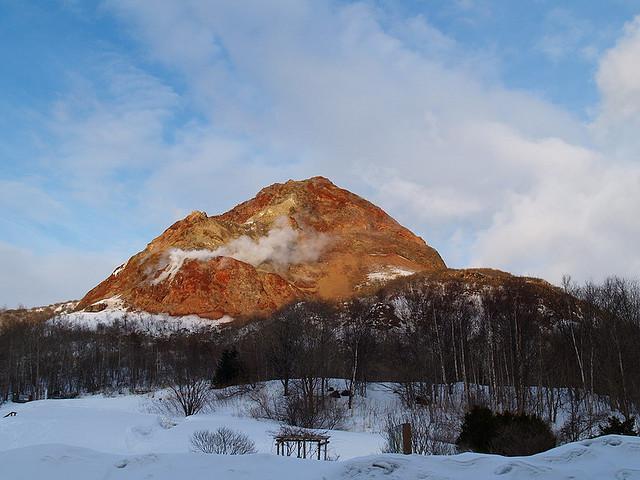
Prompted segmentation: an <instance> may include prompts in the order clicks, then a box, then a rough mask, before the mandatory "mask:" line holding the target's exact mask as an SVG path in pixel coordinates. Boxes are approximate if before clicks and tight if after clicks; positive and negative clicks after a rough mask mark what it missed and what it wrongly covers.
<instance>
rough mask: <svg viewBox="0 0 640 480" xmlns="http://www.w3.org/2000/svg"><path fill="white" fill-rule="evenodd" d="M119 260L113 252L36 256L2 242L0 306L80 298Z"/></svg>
mask: <svg viewBox="0 0 640 480" xmlns="http://www.w3.org/2000/svg"><path fill="white" fill-rule="evenodd" d="M118 261H119V258H118V255H117V254H114V253H112V252H100V253H99V254H90V253H85V252H78V251H72V250H64V251H57V252H55V253H50V254H40V255H36V254H34V253H33V252H31V251H30V250H28V249H24V248H18V247H14V246H12V245H8V244H6V243H3V242H0V269H1V271H2V273H1V274H0V307H17V306H18V305H26V306H36V305H48V304H51V303H56V302H61V301H65V300H71V299H80V298H81V297H82V296H84V294H85V293H87V290H88V288H87V287H88V286H94V285H96V284H97V283H98V282H100V281H101V280H102V279H104V278H105V277H107V276H108V275H109V274H110V273H111V271H112V270H113V268H114V266H115V265H117V264H118V263H117V262H118Z"/></svg>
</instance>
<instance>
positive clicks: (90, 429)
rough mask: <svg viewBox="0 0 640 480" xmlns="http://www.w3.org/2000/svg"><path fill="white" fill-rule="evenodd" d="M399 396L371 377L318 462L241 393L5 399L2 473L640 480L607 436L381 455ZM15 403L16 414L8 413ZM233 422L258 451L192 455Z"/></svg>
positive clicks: (619, 441) (627, 449)
mask: <svg viewBox="0 0 640 480" xmlns="http://www.w3.org/2000/svg"><path fill="white" fill-rule="evenodd" d="M395 402H396V399H395V398H394V395H393V394H392V393H391V392H390V391H389V390H388V389H385V388H384V387H383V386H382V385H373V386H372V387H371V389H370V392H369V395H368V398H367V400H366V401H361V402H360V403H359V405H358V408H357V409H356V412H355V413H354V414H353V416H352V417H351V418H350V419H349V420H348V423H347V426H348V428H349V430H350V431H330V432H329V434H330V435H331V452H330V453H331V454H332V456H333V457H334V458H335V457H337V458H338V461H333V462H318V461H316V460H299V459H296V458H283V457H277V456H275V455H274V448H273V439H272V433H273V432H275V431H277V430H278V428H279V425H278V424H277V423H276V422H272V421H267V420H256V419H253V418H250V417H249V416H247V414H246V412H247V408H248V404H247V401H246V399H244V398H234V399H232V400H230V401H226V402H218V404H217V405H216V407H215V410H214V411H211V412H208V413H202V414H198V415H195V416H192V417H189V418H179V417H170V418H169V417H167V416H165V415H162V414H158V413H156V412H154V404H153V398H152V395H151V394H150V395H119V396H115V397H105V396H90V397H85V398H80V399H73V400H42V401H36V402H31V403H26V404H13V403H8V404H4V405H3V406H2V407H0V478H1V479H4V478H7V479H12V480H16V479H25V480H37V479H40V478H47V479H51V480H56V479H83V480H84V479H87V480H90V479H142V478H150V479H171V480H175V479H176V478H180V477H183V478H189V479H205V478H206V479H229V480H240V479H316V478H317V479H323V478H324V479H326V480H331V479H389V480H391V479H434V480H435V479H438V480H444V479H484V478H487V479H490V478H496V479H497V478H501V479H554V480H555V479H566V478H574V479H585V480H588V479H608V478H611V479H640V439H638V438H630V437H617V436H609V437H602V438H599V439H596V440H589V441H583V442H579V443H574V444H569V445H564V446H562V447H559V448H556V449H554V450H552V451H550V452H546V453H544V454H540V455H536V456H533V457H527V458H524V457H523V458H503V457H499V456H495V455H478V454H468V453H467V454H462V455H456V456H448V457H436V456H433V457H423V456H418V455H413V456H400V455H388V454H386V455H382V454H381V453H380V451H381V448H382V445H383V439H382V437H381V436H380V434H379V433H377V430H378V429H379V421H380V417H381V416H383V415H384V413H383V412H385V411H387V410H388V409H389V408H394V405H395ZM10 411H15V412H17V415H16V416H14V417H7V418H2V417H4V415H6V414H7V413H8V412H10ZM221 426H228V427H231V428H233V429H234V430H238V431H241V432H243V433H245V434H247V435H248V436H249V437H250V438H251V439H252V440H253V441H254V442H255V443H256V448H257V450H258V453H257V454H255V455H248V456H222V455H205V454H198V453H192V452H191V451H190V443H189V439H190V436H191V434H192V433H193V432H194V431H196V430H202V429H208V430H215V429H217V428H218V427H221Z"/></svg>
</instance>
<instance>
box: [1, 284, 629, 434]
mask: <svg viewBox="0 0 640 480" xmlns="http://www.w3.org/2000/svg"><path fill="white" fill-rule="evenodd" d="M255 320H256V321H249V322H247V324H246V325H245V326H243V327H239V328H238V327H229V328H225V329H222V330H212V329H203V330H201V331H197V332H184V331H183V332H175V333H173V334H168V335H162V336H158V335H149V334H145V333H143V332H141V331H140V330H139V329H136V328H134V327H133V326H132V325H130V324H128V323H127V321H126V318H125V319H123V320H122V321H116V322H114V323H113V325H110V326H106V327H99V328H97V329H87V328H78V327H70V326H69V325H65V324H64V323H61V322H55V321H50V320H48V319H47V318H39V319H33V318H30V319H28V320H27V319H24V318H20V317H19V316H18V317H16V316H15V315H13V316H12V317H11V318H8V319H4V320H3V321H2V323H1V324H0V399H4V400H6V399H8V398H9V397H10V395H11V394H16V393H26V394H30V395H32V396H33V398H35V399H38V398H44V397H45V396H48V397H52V396H70V395H75V394H80V393H91V392H100V391H109V390H128V391H141V390H148V389H153V388H156V387H164V386H168V385H171V384H174V383H175V381H176V379H177V378H187V377H188V378H196V379H200V380H203V379H204V380H207V381H211V382H213V383H214V384H217V385H227V384H233V383H252V382H258V381H264V380H279V381H280V382H281V383H282V387H283V390H284V393H285V395H287V396H290V395H294V396H296V398H298V400H299V402H300V405H302V407H304V408H302V407H301V408H302V410H301V411H304V412H305V414H309V412H311V414H313V413H314V412H315V411H318V410H321V409H322V408H323V405H324V404H325V400H324V399H325V398H326V397H327V396H328V395H330V394H335V392H329V390H328V385H329V382H328V380H329V379H331V378H341V379H344V390H345V392H346V393H345V395H347V396H348V398H349V407H351V399H352V398H353V395H354V394H356V393H360V394H366V388H367V383H368V382H371V381H387V382H393V383H394V385H396V387H395V388H396V389H397V392H398V393H399V394H401V395H402V396H403V399H404V400H405V401H406V402H407V404H410V405H411V404H433V403H440V404H446V403H447V402H448V401H450V400H451V399H452V398H454V397H456V398H460V397H461V398H463V399H464V402H465V404H466V405H467V406H471V405H485V406H487V407H489V408H491V409H492V410H494V411H512V412H518V413H520V414H536V415H538V416H540V417H542V418H544V419H545V420H548V421H551V422H553V421H555V420H556V416H557V414H558V411H559V410H560V409H561V408H562V407H563V406H564V407H566V406H567V405H569V406H570V408H571V410H572V412H575V414H576V415H580V414H583V413H584V412H590V411H594V410H596V409H597V408H598V405H597V404H596V400H595V399H599V400H598V401H600V402H602V401H604V402H606V404H607V406H608V408H610V409H614V410H618V411H620V412H622V413H623V414H624V415H631V414H634V413H637V410H638V406H639V405H640V371H639V369H640V350H639V349H638V345H640V286H639V285H638V283H637V282H635V281H630V280H625V279H620V278H610V279H608V280H606V281H604V282H602V283H600V284H595V283H586V284H584V285H576V284H573V283H572V282H571V281H569V280H567V281H565V282H564V285H563V288H562V289H557V290H556V291H555V294H553V295H551V296H547V297H543V296H540V295H537V294H534V293H532V291H531V290H530V288H529V287H528V286H527V285H526V283H523V282H520V281H514V282H505V283H503V284H501V285H500V286H499V287H492V288H484V289H478V290H476V291H470V290H469V289H468V286H466V285H465V284H464V283H461V282H448V283H429V282H426V281H424V280H423V279H420V278H416V279H408V281H406V283H404V284H403V285H402V288H400V289H398V288H396V289H390V290H383V291H381V292H379V293H378V294H377V295H374V296H371V297H366V298H360V299H356V300H353V301H349V302H346V303H343V304H339V305H331V304H327V303H322V302H298V303H294V304H291V305H288V306H286V307H285V308H283V309H281V310H280V311H278V312H276V313H274V314H273V315H271V316H269V317H267V318H260V319H255Z"/></svg>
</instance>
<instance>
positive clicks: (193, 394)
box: [154, 379, 212, 417]
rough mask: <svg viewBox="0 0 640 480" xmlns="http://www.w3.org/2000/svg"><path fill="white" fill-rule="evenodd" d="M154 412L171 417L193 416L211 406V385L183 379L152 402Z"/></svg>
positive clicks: (200, 381)
mask: <svg viewBox="0 0 640 480" xmlns="http://www.w3.org/2000/svg"><path fill="white" fill-rule="evenodd" d="M154 406H155V409H156V411H159V412H161V413H166V414H171V415H184V416H185V417H189V416H191V415H195V414H197V413H199V412H201V411H202V410H204V409H205V408H210V407H211V406H212V395H211V385H210V383H209V382H207V381H206V380H197V379H183V380H181V381H179V382H176V383H174V384H172V385H170V386H169V388H168V391H167V393H166V394H164V395H160V396H159V397H158V398H157V399H155V400H154Z"/></svg>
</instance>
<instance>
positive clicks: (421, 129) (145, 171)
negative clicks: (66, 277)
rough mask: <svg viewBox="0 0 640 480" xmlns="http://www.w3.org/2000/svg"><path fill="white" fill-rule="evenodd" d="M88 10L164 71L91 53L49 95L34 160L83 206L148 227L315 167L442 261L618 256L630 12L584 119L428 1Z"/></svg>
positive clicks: (630, 235) (634, 46)
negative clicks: (472, 45) (49, 133)
mask: <svg viewBox="0 0 640 480" xmlns="http://www.w3.org/2000/svg"><path fill="white" fill-rule="evenodd" d="M462 3H471V2H462ZM107 11H109V12H113V13H115V14H116V15H117V17H118V18H119V19H120V20H121V21H123V22H125V23H126V25H127V26H128V28H129V32H130V33H131V35H132V36H133V37H134V38H135V39H136V40H137V41H138V42H140V46H141V49H142V51H143V54H144V59H145V62H146V61H147V60H151V61H154V62H158V64H159V65H161V66H162V68H165V69H167V70H169V71H170V72H171V74H172V76H175V77H176V78H178V79H179V82H178V83H179V84H180V88H179V89H177V88H172V87H171V86H168V85H167V82H168V80H166V79H165V80H164V81H161V80H159V79H158V78H157V77H156V76H154V75H152V74H151V73H149V72H147V71H145V70H144V69H143V68H142V67H135V66H133V65H136V59H135V58H130V59H122V58H111V57H110V58H111V60H110V61H108V62H106V64H105V65H106V66H105V68H104V69H103V70H100V71H98V72H97V73H96V72H95V71H92V72H91V75H87V76H90V77H91V80H90V81H88V80H87V79H86V77H87V76H83V75H80V74H79V75H78V80H77V82H76V83H75V85H74V87H73V89H72V91H71V92H70V93H69V95H68V96H65V97H63V98H62V100H61V101H60V102H59V103H58V104H57V105H56V109H55V116H54V117H53V118H52V127H53V128H54V132H55V133H56V135H57V138H58V139H59V142H58V144H57V145H54V147H53V148H52V151H51V153H50V155H49V156H47V160H48V161H49V162H50V167H55V168H60V169H61V172H60V175H61V176H66V177H68V178H67V180H65V181H67V182H68V185H69V190H70V191H72V192H73V193H74V195H76V196H78V197H79V198H81V199H83V200H86V201H88V202H93V204H95V205H96V208H103V209H106V208H111V209H115V208H117V209H120V210H121V211H122V212H123V213H122V216H123V217H130V221H129V223H130V224H131V225H135V224H136V223H137V222H140V221H150V219H151V221H152V222H153V224H154V225H156V226H157V228H158V230H159V229H161V228H162V227H163V226H165V225H166V224H168V223H169V222H170V221H171V220H173V219H174V218H175V217H178V216H180V215H183V214H184V213H186V212H189V211H191V210H193V209H203V210H207V211H209V212H219V211H224V210H226V209H227V208H229V207H231V206H232V205H234V204H235V203H238V202H239V201H242V200H244V199H246V198H247V197H249V196H250V195H252V194H254V193H255V192H256V191H257V190H258V189H259V188H260V187H262V186H264V185H265V184H269V183H272V182H274V181H283V180H286V179H287V178H304V177H308V176H312V175H316V174H322V175H325V176H328V177H330V178H331V179H333V180H334V181H335V182H336V183H337V184H339V185H342V186H345V187H348V188H350V189H352V190H353V191H355V192H356V193H359V194H362V195H363V196H365V197H368V198H370V199H371V200H372V201H374V202H376V203H378V204H380V206H382V207H383V208H385V209H387V210H388V211H389V213H391V214H392V215H393V216H396V217H397V218H398V219H399V220H400V221H401V222H402V223H404V224H406V225H407V226H408V227H410V228H412V229H413V230H414V231H415V232H416V233H417V234H419V235H421V234H422V235H423V236H424V237H425V239H426V240H427V242H429V243H431V244H433V245H434V246H435V247H436V248H438V249H439V250H440V251H441V253H442V254H443V256H444V258H445V260H447V259H448V258H450V257H453V255H455V258H456V262H457V263H454V266H463V265H464V264H466V263H469V262H471V263H474V264H480V265H485V266H499V267H502V268H504V269H507V270H513V271H514V272H516V273H535V274H538V275H541V276H543V277H546V278H548V279H550V280H556V281H557V280H559V278H560V277H559V276H560V275H561V274H562V273H572V274H574V275H576V276H578V278H580V277H583V278H587V277H590V276H594V277H598V276H601V275H604V274H608V273H621V274H632V273H634V271H637V267H638V265H637V263H636V262H635V260H634V258H636V257H637V255H636V253H635V243H637V241H638V240H640V232H638V231H637V228H636V227H635V226H634V225H636V224H637V222H633V221H632V220H630V218H631V217H630V215H632V214H633V212H632V207H633V206H635V205H638V204H640V202H639V200H640V199H638V196H637V193H636V192H637V191H639V190H640V189H638V188H637V187H638V185H637V182H638V171H639V168H640V167H638V166H637V163H634V159H635V158H637V155H638V152H639V151H640V144H639V143H638V141H637V133H636V132H637V131H638V127H639V126H640V125H639V123H638V112H640V93H639V92H640V86H639V85H640V82H639V81H638V75H640V70H638V65H640V61H638V58H639V56H638V54H639V51H640V47H639V44H640V40H638V39H639V38H640V35H639V34H638V31H639V30H640V27H639V25H640V24H639V23H638V22H639V21H638V20H636V21H634V22H631V23H629V25H628V26H627V27H626V30H625V32H624V33H623V35H622V37H621V38H620V40H619V42H618V43H617V45H616V46H615V47H614V48H612V49H611V50H609V51H608V52H606V53H605V54H604V56H603V58H602V60H601V62H600V64H599V70H598V74H597V77H596V80H597V83H598V86H599V88H600V90H601V93H602V105H601V108H600V110H599V113H598V116H597V118H595V120H594V122H593V124H592V125H585V124H584V123H583V122H581V121H580V120H578V119H576V118H574V117H573V116H572V115H571V114H570V113H568V112H566V111H564V110H563V109H561V108H559V107H557V106H554V105H551V104H549V103H547V102H545V101H544V100H541V99H539V98H537V97H535V96H534V95H530V94H527V93H526V92H522V91H513V90H509V89H508V88H506V87H505V86H503V85H502V84H501V83H500V82H499V81H497V80H496V78H498V73H497V72H498V69H497V68H496V66H495V64H494V61H493V60H492V57H491V56H490V55H485V54H482V53H480V54H475V53H469V52H468V51H465V50H464V49H463V46H462V45H459V44H457V43H456V42H455V41H454V40H453V39H451V38H449V37H447V36H446V35H445V34H443V33H442V32H440V31H438V30H437V29H436V28H434V27H433V26H432V25H431V24H429V22H428V20H427V19H425V18H423V17H415V18H401V17H394V16H390V17H386V16H385V15H386V13H385V12H384V11H383V10H379V9H377V8H375V7H373V6H371V5H370V4H365V3H359V4H352V5H346V4H342V3H333V2H316V1H314V2H311V1H303V0H295V1H294V0H291V1H288V2H287V1H285V2H267V1H265V2H244V1H240V0H239V1H234V2H215V3H207V2H198V1H189V0H185V1H180V2H177V1H176V2H170V1H167V2H153V1H135V2H133V1H129V0H110V1H109V2H107ZM574 36H575V37H576V42H577V43H576V42H574V43H575V44H576V45H578V47H580V46H581V45H583V43H584V42H583V39H584V35H583V34H582V32H578V33H577V34H575V35H574ZM580 48H581V47H580ZM561 53H562V52H561ZM104 85H109V87H108V88H105V87H104ZM105 92H106V93H105ZM185 112H189V115H191V119H190V120H187V121H185V120H184V118H182V115H184V113H185ZM194 112H195V114H194ZM122 172H124V174H121V173H122ZM132 228H134V227H132ZM423 232H426V234H423ZM460 232H465V234H466V235H467V240H466V241H464V240H461V238H460V235H461V233H460ZM461 249H466V251H464V252H462V253H461ZM132 253H133V252H132ZM585 259H586V260H585ZM123 260H124V259H123Z"/></svg>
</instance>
